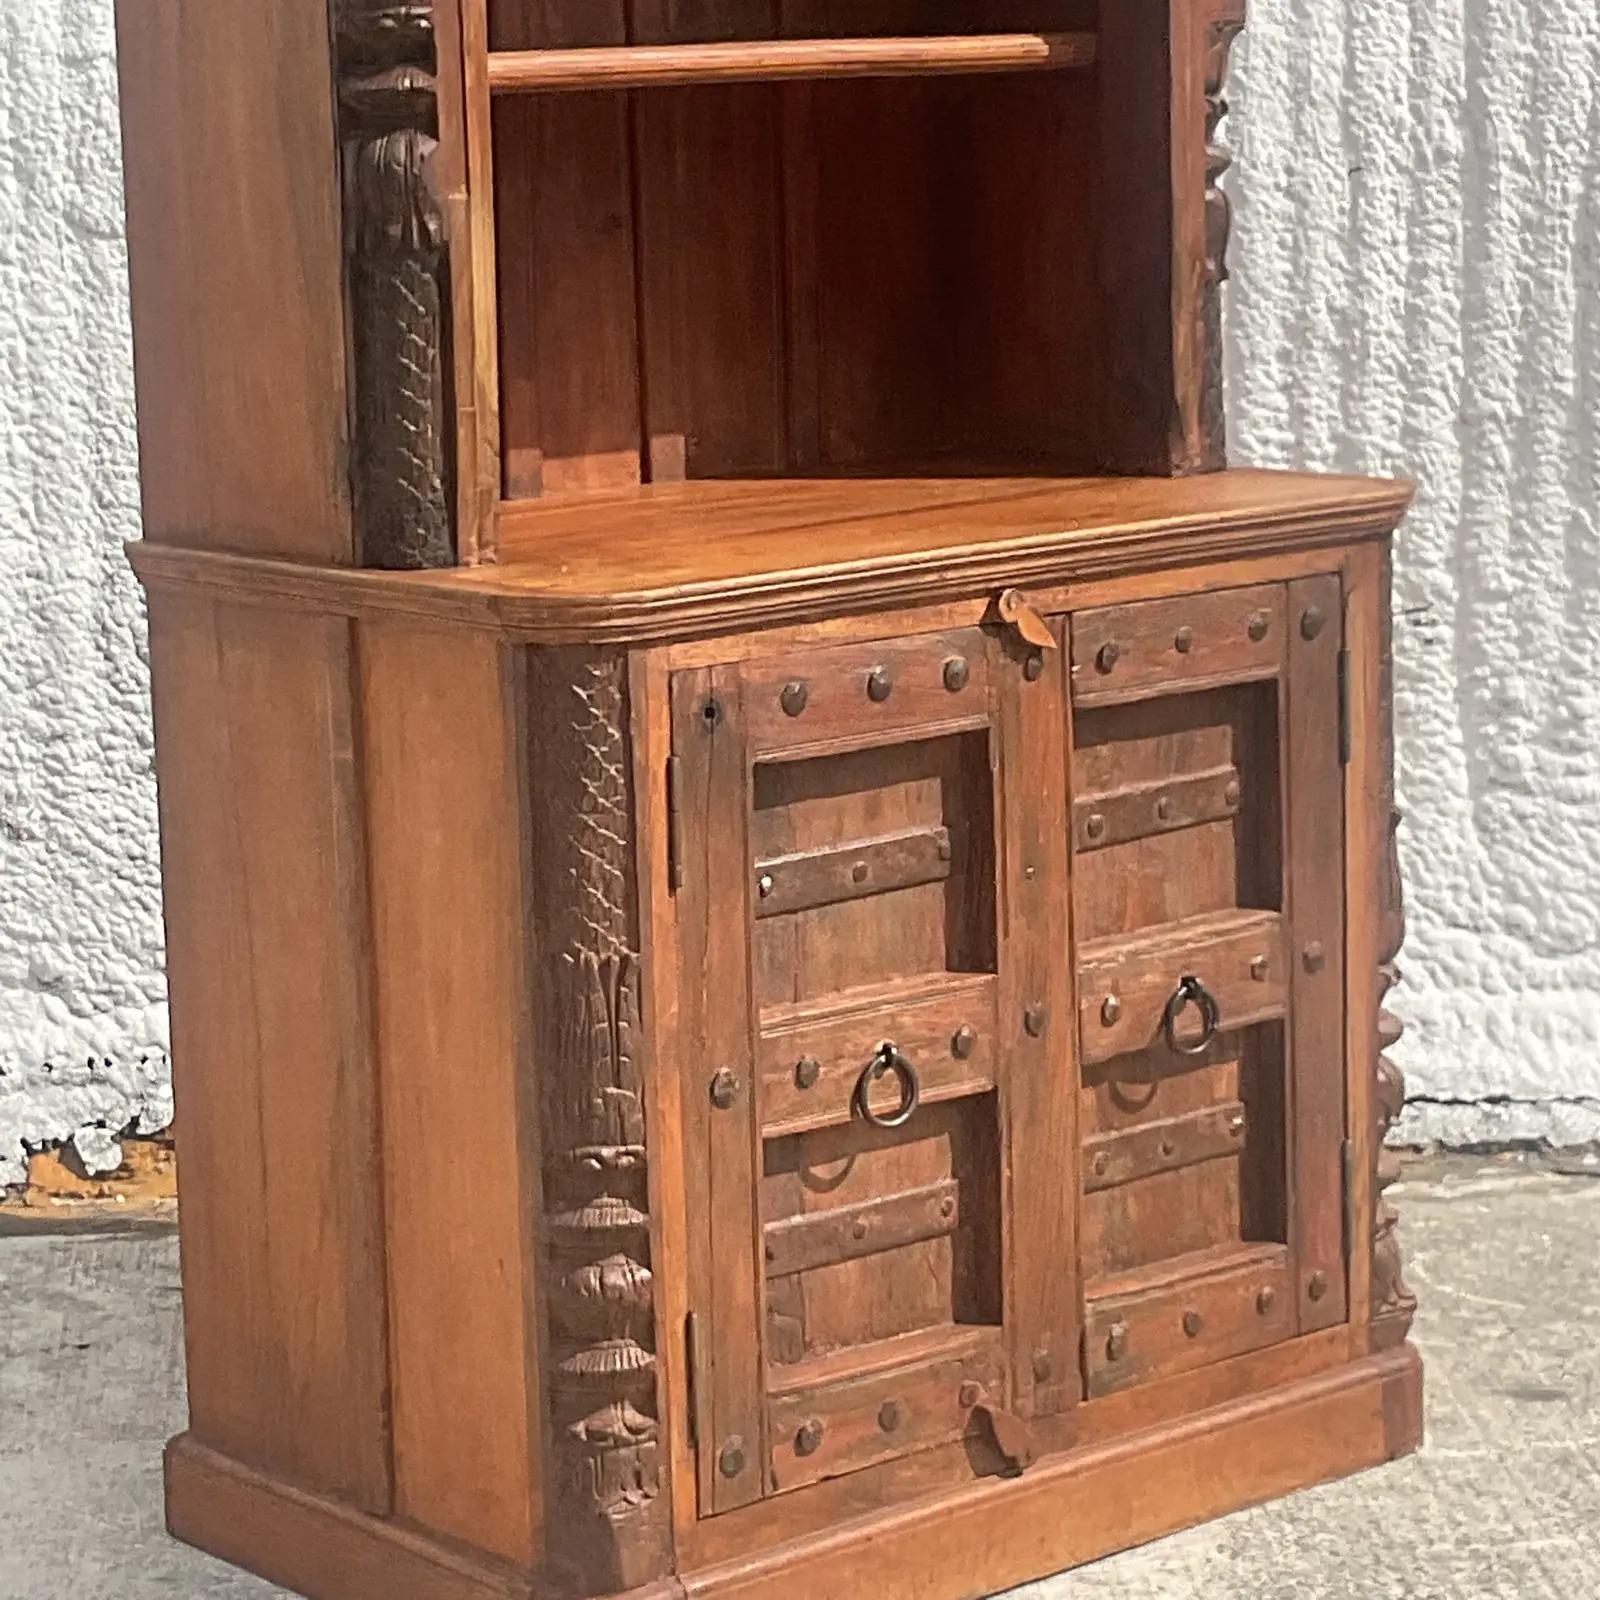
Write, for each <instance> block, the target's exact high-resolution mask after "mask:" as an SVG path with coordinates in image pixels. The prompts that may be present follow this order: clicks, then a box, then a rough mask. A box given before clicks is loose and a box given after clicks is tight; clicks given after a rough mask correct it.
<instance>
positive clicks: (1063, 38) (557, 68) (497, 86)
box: [488, 31, 1097, 95]
mask: <svg viewBox="0 0 1600 1600" xmlns="http://www.w3.org/2000/svg"><path fill="white" fill-rule="evenodd" d="M1096 47H1097V41H1096V36H1095V34H1094V33H1092V32H1089V31H1079V32H1069V33H968V34H946V35H938V36H921V35H906V36H901V37H896V38H885V37H878V38H843V39H762V40H730V41H718V42H712V43H705V44H658V45H637V44H636V45H611V46H603V45H602V46H594V45H591V46H585V47H582V48H579V49H537V50H496V51H492V52H490V54H489V58H488V63H489V66H488V80H489V89H490V92H491V93H492V94H497V95H501V94H523V93H529V92H549V91H552V90H563V89H566V90H572V89H644V88H654V87H658V86H664V85H668V84H685V83H763V82H776V81H780V80H784V79H815V78H895V77H922V76H931V75H934V74H953V73H980V72H1063V71H1073V70H1078V69H1082V68H1086V67H1091V66H1093V65H1094V60H1095V54H1096Z"/></svg>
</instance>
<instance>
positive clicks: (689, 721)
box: [671, 671, 767, 1516]
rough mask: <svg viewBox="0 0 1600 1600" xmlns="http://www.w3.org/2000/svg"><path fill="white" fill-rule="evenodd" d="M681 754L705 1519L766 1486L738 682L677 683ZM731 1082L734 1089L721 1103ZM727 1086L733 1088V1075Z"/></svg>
mask: <svg viewBox="0 0 1600 1600" xmlns="http://www.w3.org/2000/svg"><path fill="white" fill-rule="evenodd" d="M671 694H672V712H673V716H672V721H673V746H674V750H675V752H676V753H677V755H678V758H679V760H680V762H681V763H682V768H681V770H682V773H683V785H684V805H685V807H686V810H687V815H688V818H689V819H691V820H690V821H689V823H688V825H687V826H686V829H685V834H684V838H685V844H686V847H687V862H686V871H685V874H684V887H683V888H682V889H681V890H680V891H679V893H678V897H677V930H678V933H677V937H678V944H679V949H680V951H681V961H682V979H681V990H682V999H681V1002H680V1008H681V1009H680V1031H679V1048H680V1050H681V1052H682V1054H681V1060H680V1064H679V1071H680V1073H681V1093H682V1099H683V1105H684V1111H685V1144H686V1146H687V1149H688V1151H689V1156H688V1160H689V1164H690V1169H691V1182H690V1184H689V1186H688V1196H689V1202H688V1203H689V1210H690V1217H691V1226H690V1238H691V1247H690V1253H689V1256H688V1259H687V1261H686V1263H685V1266H686V1269H687V1272H688V1275H689V1281H690V1296H691V1302H692V1305H693V1309H694V1316H695V1320H696V1323H697V1326H698V1328H699V1335H698V1337H697V1338H696V1339H695V1340H694V1341H693V1346H692V1352H691V1361H692V1363H693V1368H694V1371H693V1376H692V1378H691V1380H690V1381H691V1382H692V1384H693V1386H694V1397H693V1405H694V1414H695V1418H696V1423H695V1436H696V1448H697V1453H698V1461H699V1473H698V1488H699V1506H700V1513H701V1515H702V1516H707V1515H711V1514H714V1513H716V1512H720V1511H725V1510H728V1509H730V1508H732V1507H734V1506H739V1505H744V1504H747V1503H749V1502H750V1501H751V1500H755V1499H759V1498H760V1497H761V1495H762V1494H763V1492H764V1490H765V1471H766V1459H767V1458H766V1445H765V1435H764V1427H765V1418H764V1415H763V1412H762V1407H761V1405H760V1392H761V1373H762V1369H763V1363H764V1361H765V1350H764V1346H763V1336H762V1330H763V1327H764V1324H765V1308H764V1305H763V1289H764V1279H763V1274H762V1273H761V1271H760V1268H759V1266H758V1264H757V1263H758V1261H759V1259H760V1257H759V1254H758V1251H759V1248H760V1246H759V1241H758V1238H757V1233H758V1229H759V1224H758V1220H757V1218H756V1215H755V1194H756V1183H757V1174H758V1173H759V1171H760V1166H759V1161H758V1156H757V1144H758V1142H759V1130H758V1126H757V1120H756V1113H757V1100H756V1095H755V1090H754V1087H753V1085H752V1077H753V1071H752V1062H751V1035H752V1018H751V1004H752V997H751V993H750V976H749V971H750V962H749V954H748V943H749V933H748V929H749V925H750V914H749V898H750V893H751V890H750V883H749V876H748V872H749V869H748V862H749V859H750V857H749V841H748V824H747V820H746V819H747V816H748V809H749V803H748V799H747V795H746V787H747V783H748V778H747V768H748V758H747V755H746V747H745V740H744V732H743V720H742V719H743V707H742V704H741V701H740V696H739V685H738V682H737V679H736V678H734V677H733V676H732V675H731V674H726V673H724V674H721V675H718V674H716V673H714V672H711V671H703V672H687V673H679V674H677V675H675V676H674V678H673V680H672V690H671ZM718 1073H726V1074H728V1075H730V1077H731V1079H732V1080H733V1081H732V1083H731V1084H730V1085H729V1088H730V1090H731V1095H730V1097H729V1098H728V1099H727V1101H726V1103H724V1104H721V1105H718V1104H716V1103H714V1102H713V1100H712V1088H713V1084H714V1082H715V1079H716V1075H717V1074H718ZM724 1081H726V1080H724Z"/></svg>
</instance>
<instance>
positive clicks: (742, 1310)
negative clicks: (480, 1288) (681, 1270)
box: [673, 630, 1081, 1515]
mask: <svg viewBox="0 0 1600 1600" xmlns="http://www.w3.org/2000/svg"><path fill="white" fill-rule="evenodd" d="M1049 656H1050V660H1049V664H1048V668H1047V670H1044V671H1040V670H1039V669H1038V665H1037V664H1035V665H1033V666H1029V665H1028V663H1027V662H1026V661H1025V660H1024V659H1023V658H1022V657H1021V656H1019V655H1016V654H1014V653H1012V652H1009V651H1008V650H1007V649H1006V648H1005V647H1003V646H1002V645H1001V644H1000V643H998V642H997V641H995V640H993V639H991V638H989V637H987V636H986V635H985V634H984V633H983V632H981V631H979V630H968V631H960V632H953V633H949V634H944V635H937V636H924V637H917V638H911V639H901V640H892V641H885V642H880V643H878V644H874V645H866V646H850V647H846V648H840V649H830V650H825V651H817V652H812V653H808V654H805V655H803V656H798V657H796V658H794V659H784V660H767V661H756V662H752V663H746V664H744V665H742V666H739V667H729V668H722V669H713V670H704V671H695V672H686V673H681V674H678V675H677V676H676V677H675V678H674V680H673V700H674V707H673V710H674V729H673V741H674V757H673V759H674V781H673V788H674V795H673V808H674V816H675V818H676V822H675V837H676V846H675V848H676V852H677V859H676V860H675V863H674V880H675V896H676V903H677V912H678V926H679V948H680V951H681V954H682V970H683V993H682V999H681V1002H680V1005H681V1011H680V1030H679V1033H680V1038H681V1039H682V1040H683V1041H684V1043H683V1055H684V1059H683V1060H682V1061H681V1063H680V1066H681V1071H682V1075H683V1076H682V1083H683V1099H684V1105H685V1137H686V1143H687V1149H688V1154H689V1160H688V1162H687V1166H688V1169H689V1191H690V1193H689V1199H690V1208H691V1209H690V1235H691V1240H692V1246H691V1247H692V1259H691V1261H690V1263H689V1268H690V1297H691V1299H690V1303H691V1305H692V1307H693V1314H692V1318H691V1328H690V1343H691V1360H690V1365H691V1369H692V1373H693V1380H692V1381H693V1384H694V1394H693V1398H692V1411H693V1416H694V1428H695V1437H696V1447H697V1453H698V1462H699V1491H700V1507H701V1513H702V1515H710V1514H713V1513H715V1512H718V1511H723V1510H727V1509H729V1508H731V1507H734V1506H738V1505H743V1504H747V1503H748V1502H750V1501H751V1500H754V1499H756V1498H758V1497H760V1496H763V1495H771V1494H777V1493H782V1492H785V1491H787V1490H790V1489H794V1488H798V1487H801V1486H803V1485H806V1484H810V1483H814V1482H817V1481H818V1480H820V1479H823V1478H828V1477H833V1476H837V1475H839V1474H842V1473H846V1472H850V1471H853V1470H856V1469H858V1468H861V1467H865V1466H868V1465H871V1464H874V1463H877V1462H881V1461H885V1460H888V1459H890V1458H892V1457H896V1456H901V1455H905V1454H907V1453H909V1452H912V1451H917V1450H922V1449H927V1448H932V1447H935V1446H940V1445H957V1446H958V1447H959V1441H962V1440H964V1439H972V1440H976V1441H977V1443H976V1445H975V1446H974V1448H975V1449H977V1450H980V1451H981V1450H984V1449H989V1450H991V1451H993V1452H1000V1451H1001V1450H1002V1449H1003V1450H1005V1451H1010V1452H1012V1453H1013V1454H1017V1453H1025V1452H1026V1447H1027V1424H1026V1417H1027V1416H1028V1415H1031V1414H1034V1413H1036V1412H1038V1411H1039V1410H1041V1409H1047V1408H1051V1407H1056V1406H1060V1405H1062V1404H1065V1403H1067V1402H1069V1401H1071V1400H1074V1399H1076V1398H1077V1396H1078V1395H1079V1393H1080V1392H1081V1378H1080V1376H1079V1373H1078V1370H1077V1361H1076V1351H1077V1348H1078V1327H1077V1299H1076V1293H1075V1289H1074V1285H1073V1273H1072V1270H1071V1265H1070V1264H1071V1262H1072V1260H1073V1251H1074V1244H1073V1238H1072V1230H1073V1222H1074V1214H1075V1210H1076V1197H1075V1195H1074V1194H1073V1193H1072V1186H1071V1185H1070V1184H1069V1183H1064V1182H1062V1181H1061V1178H1062V1159H1063V1158H1062V1152H1063V1151H1068V1152H1070V1150H1071V1149H1072V1148H1073V1141H1074V1129H1073V1117H1074V1114H1075V1105H1074V1094H1073V1084H1072V1076H1071V1071H1072V1068H1071V1035H1072V1026H1071V1017H1070V1014H1069V1013H1070V998H1069V993H1070V991H1069V988H1068V980H1069V978H1070V973H1069V972H1068V971H1067V968H1066V963H1065V962H1064V961H1063V960H1062V959H1061V952H1062V951H1063V950H1065V948H1066V927H1065V907H1066V873H1065V864H1066V841H1065V835H1064V830H1063V829H1062V828H1061V826H1060V817H1061V815H1062V812H1063V809H1064V805H1065V800H1064V791H1065V756H1064V735H1065V729H1066V724H1065V704H1064V675H1063V671H1062V667H1061V662H1062V655H1061V653H1060V652H1050V653H1049ZM1025 929H1026V930H1027V931H1028V932H1029V933H1030V934H1031V936H1032V937H1031V941H1030V943H1029V945H1028V947H1027V949H1026V950H1025V949H1024V945H1023V940H1022V938H1021V934H1022V932H1023V931H1024V930H1025ZM1068 1159H1069V1160H1070V1157H1069V1158H1068ZM1019 1231H1025V1232H1026V1234H1027V1237H1028V1240H1029V1249H1028V1251H1027V1253H1026V1260H1024V1259H1022V1256H1021V1254H1020V1253H1018V1252H1015V1251H1014V1250H1013V1248H1012V1243H1013V1240H1014V1239H1015V1238H1016V1237H1017V1236H1018V1233H1019Z"/></svg>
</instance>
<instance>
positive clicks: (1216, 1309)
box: [1084, 1245, 1295, 1395]
mask: <svg viewBox="0 0 1600 1600" xmlns="http://www.w3.org/2000/svg"><path fill="white" fill-rule="evenodd" d="M1135 1277H1137V1278H1142V1279H1145V1280H1147V1282H1146V1283H1145V1284H1144V1285H1143V1286H1140V1287H1134V1286H1132V1285H1131V1284H1130V1283H1129V1280H1130V1279H1133V1278H1135ZM1293 1288H1294V1284H1293V1278H1292V1275H1291V1271H1290V1265H1289V1252H1288V1250H1287V1249H1286V1248H1285V1247H1284V1246H1283V1245H1246V1246H1243V1247H1238V1248H1235V1249H1232V1250H1217V1251H1211V1252H1205V1253H1204V1254H1203V1255H1201V1256H1199V1257H1198V1258H1196V1259H1194V1260H1185V1259H1183V1258H1175V1259H1174V1260H1173V1261H1171V1262H1164V1263H1162V1265H1161V1266H1160V1267H1159V1268H1152V1269H1150V1270H1149V1271H1147V1272H1145V1273H1141V1274H1137V1275H1135V1274H1121V1275H1119V1277H1118V1279H1117V1283H1116V1290H1115V1292H1101V1286H1100V1285H1096V1287H1095V1292H1094V1293H1093V1294H1092V1295H1091V1297H1090V1300H1089V1305H1088V1310H1087V1312H1086V1315H1085V1323H1084V1353H1085V1359H1086V1364H1087V1367H1088V1374H1089V1391H1090V1393H1091V1394H1096V1395H1102V1394H1109V1393H1111V1392H1112V1391H1113V1390H1115V1389H1122V1388H1127V1387H1129V1386H1131V1385H1134V1384H1139V1383H1148V1382H1149V1381H1150V1380H1151V1379H1152V1378H1157V1377H1166V1376H1170V1375H1171V1374H1173V1373H1177V1372H1185V1371H1187V1370H1189V1369H1190V1368H1192V1367H1203V1366H1209V1365H1210V1364H1211V1363H1212V1362H1214V1361H1220V1360H1223V1359H1225V1358H1226V1357H1228V1356H1233V1355H1238V1354H1240V1353H1241V1352H1242V1351H1245V1350H1255V1349H1259V1348H1260V1347H1261V1346H1262V1345H1267V1344H1276V1343H1278V1342H1279V1341H1280V1340H1282V1339H1286V1338H1288V1337H1289V1335H1290V1334H1291V1333H1293V1331H1294V1325H1295V1304H1294V1294H1293Z"/></svg>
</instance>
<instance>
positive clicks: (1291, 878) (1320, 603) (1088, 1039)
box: [1070, 577, 1346, 1394]
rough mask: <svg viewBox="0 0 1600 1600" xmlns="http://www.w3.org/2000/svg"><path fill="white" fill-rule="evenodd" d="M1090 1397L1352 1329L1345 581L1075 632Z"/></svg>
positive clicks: (1214, 597) (1082, 620) (1235, 594)
mask: <svg viewBox="0 0 1600 1600" xmlns="http://www.w3.org/2000/svg"><path fill="white" fill-rule="evenodd" d="M1070 632H1071V680H1072V691H1071V698H1072V722H1073V756H1072V794H1073V798H1072V822H1071V830H1072V844H1073V851H1074V856H1073V902H1074V912H1075V918H1076V925H1077V926H1076V931H1077V961H1078V1013H1079V1016H1078V1021H1079V1031H1080V1053H1081V1071H1082V1088H1081V1091H1080V1116H1081V1126H1082V1133H1083V1147H1082V1172H1083V1200H1082V1208H1083V1209H1082V1215H1081V1256H1082V1263H1083V1270H1084V1274H1085V1292H1086V1310H1085V1340H1084V1370H1085V1376H1086V1380H1087V1384H1088V1388H1089V1391H1090V1392H1091V1393H1092V1394H1102V1393H1106V1392H1108V1391H1111V1390H1115V1389H1120V1388H1125V1387H1127V1386H1129V1385H1132V1384H1136V1383H1140V1382H1143V1381H1147V1380H1149V1379H1152V1378H1156V1377H1162V1376H1166V1375H1167V1374H1170V1373H1173V1372H1180V1371H1183V1370H1186V1369H1188V1368H1192V1367H1197V1366H1202V1365H1205V1364H1206V1363H1208V1362H1212V1361H1217V1360H1221V1359H1223V1358H1225V1357H1228V1356H1232V1355H1236V1354H1239V1353H1241V1352H1244V1351H1247V1350H1252V1349H1255V1348H1258V1347H1260V1346H1263V1345H1267V1344H1270V1343H1273V1342H1275V1341H1278V1340H1282V1339H1285V1338H1289V1337H1291V1336H1292V1335H1295V1334H1297V1333H1303V1332H1308V1331H1311V1330H1313V1329H1317V1328H1323V1327H1327V1326H1329V1325H1330V1324H1332V1323H1335V1322H1339V1321H1342V1320H1343V1319H1344V1317H1345V1314H1346V1310H1345V1308H1346V1289H1345V1264H1344V1237H1343V1226H1344V1225H1343V1189H1344V1174H1343V1164H1344V1163H1343V1146H1344V1081H1345V1074H1344V1035H1343V1028H1342V1021H1341V1018H1342V1007H1343V990H1344V982H1343V966H1342V960H1343V956H1342V952H1343V940H1344V907H1343V882H1344V874H1343V785H1342V775H1341V770H1340V767H1341V751H1340V696H1341V685H1340V675H1341V648H1340V633H1341V596H1340V586H1339V580H1338V579H1337V578H1336V577H1317V578H1311V579H1307V580H1304V581H1298V582H1294V583H1290V584H1287V585H1281V584H1280V585H1265V586H1261V587H1255V588H1246V589H1233V590H1227V591H1222V592H1214V593H1208V594H1201V595H1193V596H1182V597H1179V598H1176V599H1170V600H1159V601H1149V602H1141V603H1138V604H1132V605H1126V606H1115V607H1109V608H1106V609H1102V610H1095V611H1085V612H1080V613H1078V614H1076V615H1074V616H1073V617H1072V618H1071V623H1070Z"/></svg>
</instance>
